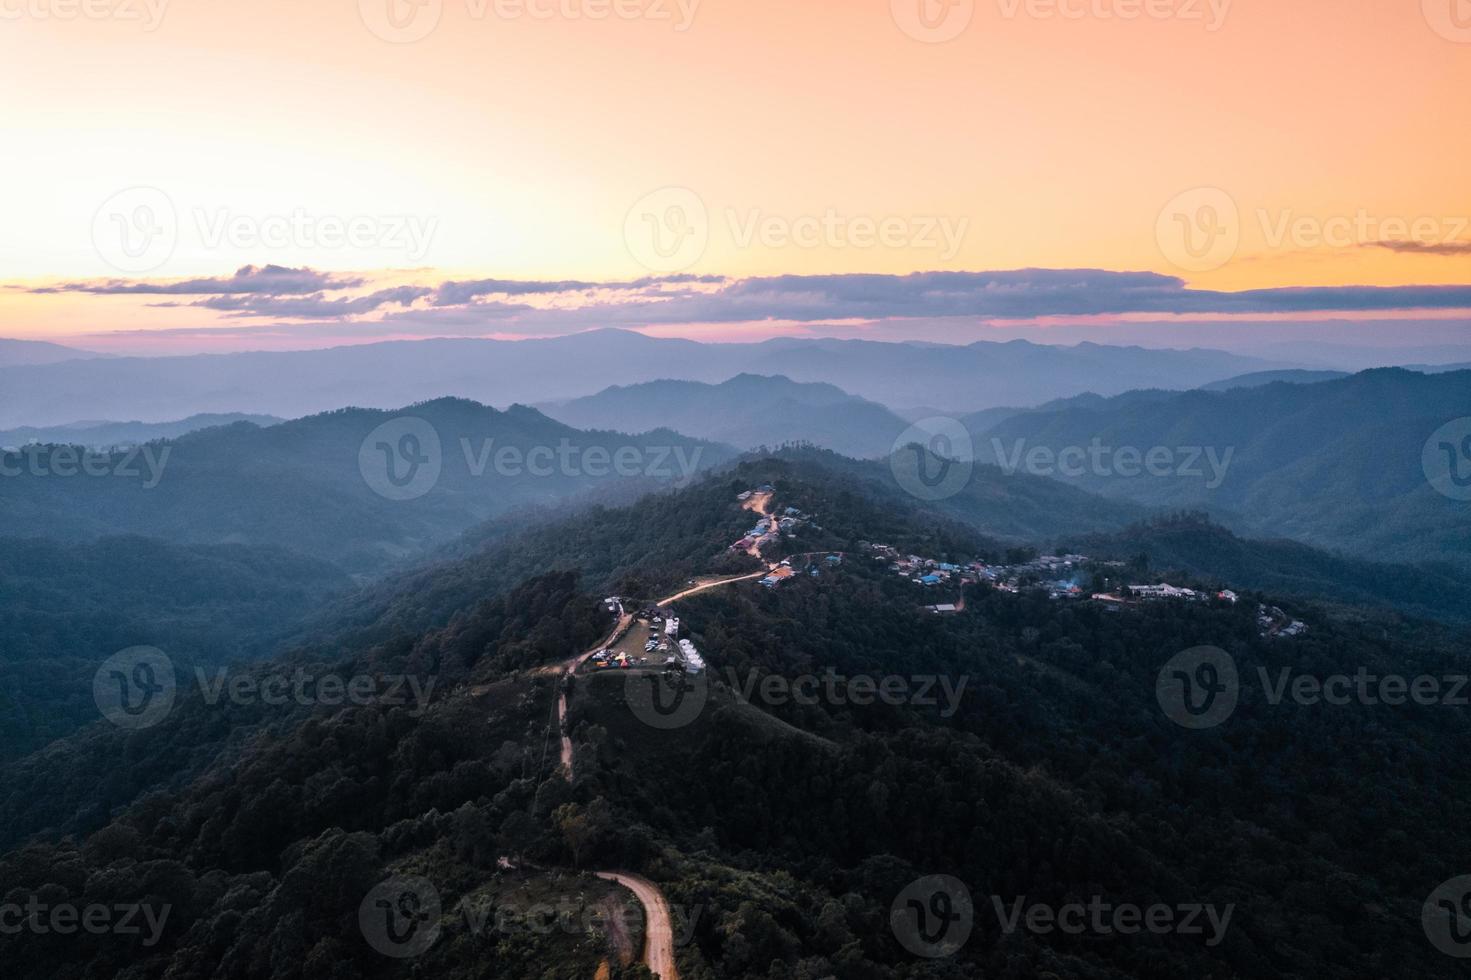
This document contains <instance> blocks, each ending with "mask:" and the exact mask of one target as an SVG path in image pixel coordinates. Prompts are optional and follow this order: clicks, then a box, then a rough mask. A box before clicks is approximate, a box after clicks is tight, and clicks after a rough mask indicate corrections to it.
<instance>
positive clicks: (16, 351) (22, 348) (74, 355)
mask: <svg viewBox="0 0 1471 980" xmlns="http://www.w3.org/2000/svg"><path fill="white" fill-rule="evenodd" d="M102 356H103V355H101V354H93V353H91V352H90V351H84V350H77V349H76V348H75V347H63V346H61V345H60V344H49V343H46V342H45V341H42V340H7V339H5V338H4V337H0V368H5V367H26V366H33V365H37V364H55V363H58V362H60V361H72V360H77V359H79V358H85V357H102Z"/></svg>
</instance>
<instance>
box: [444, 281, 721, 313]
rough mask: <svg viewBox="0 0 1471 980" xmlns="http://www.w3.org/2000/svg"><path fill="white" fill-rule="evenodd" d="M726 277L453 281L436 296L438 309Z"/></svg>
mask: <svg viewBox="0 0 1471 980" xmlns="http://www.w3.org/2000/svg"><path fill="white" fill-rule="evenodd" d="M725 281H726V279H725V277H724V276H697V275H690V274H682V275H672V276H646V277H644V278H642V279H634V280H631V281H628V282H589V281H586V280H581V279H563V280H559V281H551V282H543V281H539V280H527V279H473V280H469V281H464V282H456V281H453V280H452V281H450V282H446V283H443V284H441V285H440V287H439V289H438V290H437V291H436V293H435V296H434V305H435V306H463V305H464V304H466V303H470V302H473V301H474V300H475V299H476V298H478V297H480V296H539V295H555V294H558V293H582V292H588V291H590V290H594V289H618V290H647V289H656V288H659V287H662V286H666V285H673V286H682V285H695V284H709V285H714V284H717V283H722V282H725Z"/></svg>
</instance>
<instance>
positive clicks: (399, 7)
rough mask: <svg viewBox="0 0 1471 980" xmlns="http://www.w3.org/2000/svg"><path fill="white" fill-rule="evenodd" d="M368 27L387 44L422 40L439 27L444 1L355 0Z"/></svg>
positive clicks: (410, 42)
mask: <svg viewBox="0 0 1471 980" xmlns="http://www.w3.org/2000/svg"><path fill="white" fill-rule="evenodd" d="M358 14H359V15H360V16H361V17H362V19H363V23H364V24H365V25H367V28H368V30H370V31H372V32H373V33H374V34H375V35H376V36H377V37H379V38H381V39H382V40H384V41H387V42H389V43H390V44H412V43H413V42H415V41H422V40H423V39H424V38H426V37H428V36H429V35H430V34H432V33H433V32H434V29H435V28H436V27H438V26H439V18H440V17H441V16H442V15H443V14H444V0H358Z"/></svg>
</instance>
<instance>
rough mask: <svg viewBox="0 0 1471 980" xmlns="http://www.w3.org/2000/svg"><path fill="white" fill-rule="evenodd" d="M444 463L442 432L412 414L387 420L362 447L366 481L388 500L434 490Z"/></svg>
mask: <svg viewBox="0 0 1471 980" xmlns="http://www.w3.org/2000/svg"><path fill="white" fill-rule="evenodd" d="M443 462H444V454H443V451H442V449H441V447H440V444H439V433H438V432H437V431H435V429H434V426H432V425H430V424H429V423H428V422H426V421H425V420H424V419H421V418H416V417H414V416H410V415H405V416H400V417H399V418H396V419H391V420H389V421H387V422H384V423H383V424H382V425H380V426H378V428H376V429H374V430H373V431H372V432H369V433H368V437H367V438H366V439H364V440H363V444H362V445H361V446H360V447H358V470H359V472H361V473H362V474H363V482H365V483H367V485H368V488H369V489H370V490H372V491H373V492H374V493H376V494H377V495H378V496H380V497H383V498H385V499H388V500H415V499H417V498H419V497H422V496H424V494H426V493H428V492H429V491H430V490H433V489H434V485H435V484H436V483H438V482H439V473H440V470H441V468H442V466H443Z"/></svg>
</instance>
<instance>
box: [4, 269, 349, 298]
mask: <svg viewBox="0 0 1471 980" xmlns="http://www.w3.org/2000/svg"><path fill="white" fill-rule="evenodd" d="M365 282H366V280H365V279H361V278H349V277H343V276H335V275H332V274H331V273H328V272H318V271H317V270H315V269H308V268H300V269H289V268H287V267H285V266H280V265H263V266H255V265H245V266H241V267H240V268H239V269H237V270H236V271H235V274H234V275H233V276H215V277H211V278H207V279H186V280H184V281H182V282H148V281H130V280H125V279H105V280H100V281H91V282H68V283H62V284H61V285H59V286H45V287H41V288H37V289H33V290H31V292H34V293H95V294H99V295H127V294H136V295H144V296H300V295H305V294H307V293H315V292H319V291H321V290H324V289H355V288H357V287H359V286H362V285H363V284H364V283H365Z"/></svg>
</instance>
